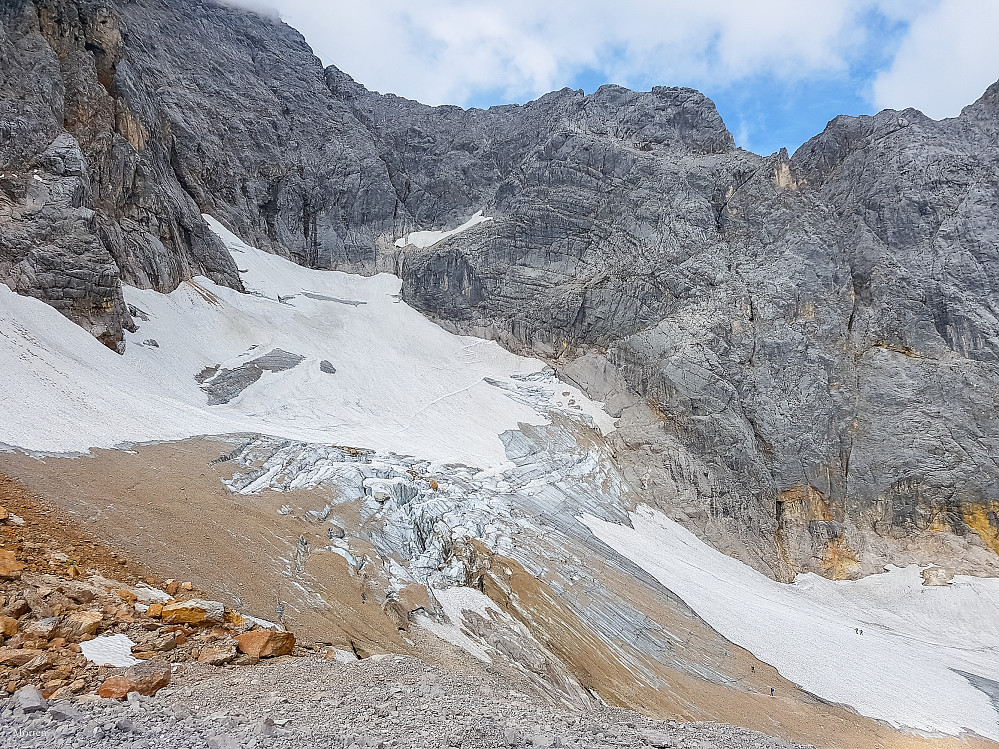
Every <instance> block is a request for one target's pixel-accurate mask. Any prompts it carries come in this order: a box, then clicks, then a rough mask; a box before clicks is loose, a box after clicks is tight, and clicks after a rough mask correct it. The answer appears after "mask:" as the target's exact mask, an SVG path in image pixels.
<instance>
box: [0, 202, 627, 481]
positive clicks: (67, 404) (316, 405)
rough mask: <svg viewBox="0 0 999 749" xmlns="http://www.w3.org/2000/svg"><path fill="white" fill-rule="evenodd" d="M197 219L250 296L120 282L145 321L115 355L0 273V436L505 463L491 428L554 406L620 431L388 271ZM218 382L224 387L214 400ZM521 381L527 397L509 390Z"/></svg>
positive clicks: (52, 444) (17, 441)
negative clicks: (421, 300)
mask: <svg viewBox="0 0 999 749" xmlns="http://www.w3.org/2000/svg"><path fill="white" fill-rule="evenodd" d="M205 218H206V220H207V221H208V223H209V224H210V225H211V227H212V229H213V230H214V231H215V232H216V233H217V234H218V235H219V236H220V237H221V238H222V240H223V241H224V242H225V244H226V246H227V247H228V248H229V250H230V252H231V253H232V256H233V259H234V260H235V262H236V265H237V267H238V268H239V269H240V272H241V277H242V280H243V283H244V285H245V287H246V288H247V290H248V291H249V292H250V293H248V294H240V293H238V292H236V291H233V290H232V289H229V288H226V287H222V286H218V285H216V284H214V283H213V282H211V281H210V280H208V279H206V278H197V279H194V280H193V281H187V282H184V283H182V284H181V285H180V287H178V288H177V289H176V290H175V291H173V292H172V293H170V294H161V293H158V292H156V291H151V290H140V289H135V288H131V287H125V290H124V292H125V299H126V301H127V302H128V304H129V305H131V306H132V307H134V308H136V309H137V310H138V313H137V314H136V323H137V324H138V326H139V330H138V331H137V332H135V333H129V334H128V336H127V348H126V352H125V354H124V356H119V355H118V354H116V353H114V352H112V351H110V350H109V349H107V348H106V347H105V346H103V345H101V344H100V343H98V342H97V341H96V340H95V339H94V338H93V337H92V336H90V335H89V334H88V333H86V332H85V331H84V330H83V329H82V328H80V327H78V326H76V325H74V324H73V323H71V322H69V320H67V319H66V318H65V317H63V316H62V315H61V314H59V313H58V312H57V311H56V310H54V309H52V308H51V307H49V306H48V305H46V304H44V303H42V302H40V301H38V300H36V299H31V298H27V297H23V296H19V295H17V294H15V293H14V292H12V291H10V290H9V289H8V288H7V287H6V286H3V285H0V323H2V324H0V371H2V372H3V373H4V387H3V389H2V390H0V445H3V444H6V445H8V446H13V447H20V448H23V449H27V450H36V451H40V452H74V451H85V450H87V449H89V448H91V447H113V446H116V445H120V444H123V443H128V442H143V441H153V440H172V439H182V438H185V437H190V436H195V435H203V434H231V433H239V432H254V433H255V432H259V433H263V434H269V435H273V436H277V437H283V438H287V439H295V440H301V441H305V442H312V443H320V444H322V443H326V444H341V445H351V446H356V447H366V448H371V449H375V450H379V451H384V452H395V453H399V454H409V455H418V456H420V457H422V458H424V459H427V460H431V461H434V462H440V463H445V462H454V463H464V464H466V465H470V466H477V467H479V468H483V469H489V468H496V467H498V466H502V465H504V464H505V463H506V455H505V453H504V449H503V445H502V443H501V441H500V438H499V435H500V433H502V432H504V431H507V430H511V429H517V428H518V424H520V423H528V424H542V423H545V421H546V418H547V414H548V413H549V411H550V410H552V409H555V410H557V409H564V410H572V409H574V410H575V412H577V413H581V414H587V415H588V416H589V417H591V418H593V419H595V422H596V424H597V426H598V427H599V428H601V429H602V430H603V431H605V432H606V431H610V430H611V429H613V420H612V419H611V418H610V417H609V416H607V414H606V413H605V412H603V411H602V410H601V408H600V405H599V404H595V403H593V402H592V401H589V400H588V399H587V398H585V396H583V395H582V394H581V393H580V392H579V391H578V390H576V389H575V388H572V387H569V386H567V385H565V384H563V383H560V382H558V381H557V380H555V378H554V377H553V376H551V375H550V374H549V375H545V374H544V373H542V370H543V369H544V365H543V363H542V362H541V361H539V360H537V359H530V358H525V357H520V356H515V355H513V354H511V353H509V352H507V351H505V350H504V349H502V348H500V346H498V345H497V344H495V343H492V342H488V341H483V340H480V339H477V338H471V337H464V336H456V335H453V334H451V333H448V332H446V331H445V330H443V329H442V328H440V327H439V326H437V325H435V324H434V323H432V322H430V321H429V320H428V319H426V318H425V317H423V315H421V314H420V313H419V312H417V311H416V310H414V309H412V308H411V307H409V306H408V305H406V304H405V303H404V302H402V301H400V299H399V291H400V283H401V282H400V280H399V279H398V278H396V277H395V276H391V275H387V274H381V275H377V276H373V277H362V276H357V275H350V274H346V273H339V272H331V271H317V270H310V269H308V268H303V267H301V266H298V265H295V264H294V263H292V262H290V261H288V260H285V259H283V258H280V257H278V256H276V255H272V254H269V253H266V252H263V251H261V250H257V249H255V248H253V247H250V246H248V245H246V244H244V243H243V242H241V241H240V240H239V239H238V238H237V237H235V236H234V235H232V234H231V233H230V232H228V231H226V230H225V229H224V228H223V227H222V226H221V225H220V224H219V223H218V222H217V221H215V220H214V219H211V218H210V217H207V216H206V217H205ZM331 370H335V371H331ZM196 378H197V379H196ZM220 382H221V384H220V385H219V383H220ZM215 385H218V387H217V388H216V390H217V391H221V392H222V395H223V396H224V397H225V398H226V399H227V400H226V401H225V402H222V403H220V404H219V405H212V406H210V405H209V397H210V395H209V392H208V389H209V388H210V387H212V386H215ZM525 386H529V388H528V389H529V390H530V393H531V394H532V398H533V399H534V400H533V401H532V402H526V401H525V400H524V399H523V398H521V399H517V398H515V397H512V396H511V392H513V391H516V390H517V389H518V388H519V389H523V388H524V387H525ZM565 392H569V393H570V395H569V396H564V395H563V393H565ZM219 400H221V399H220V398H217V399H215V400H213V401H212V402H215V403H219Z"/></svg>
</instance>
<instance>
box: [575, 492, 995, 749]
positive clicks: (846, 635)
mask: <svg viewBox="0 0 999 749" xmlns="http://www.w3.org/2000/svg"><path fill="white" fill-rule="evenodd" d="M581 519H582V521H583V522H584V523H585V524H586V525H587V526H588V527H589V528H590V530H591V531H592V532H593V534H594V535H595V536H596V537H597V538H599V539H600V540H601V541H603V542H604V543H606V544H607V545H608V546H610V547H611V548H613V549H614V550H615V551H617V552H618V553H619V554H621V555H622V556H624V557H627V558H628V559H630V560H632V561H633V562H635V563H636V564H638V565H639V566H640V567H642V568H643V569H645V570H646V571H647V572H649V573H650V574H651V575H653V576H654V577H656V579H658V580H659V582H661V583H662V584H663V585H664V586H665V587H667V588H669V589H670V590H671V591H673V592H674V593H676V594H677V595H679V596H680V597H681V598H682V599H683V600H684V601H685V602H686V603H687V605H689V606H690V607H691V608H693V609H694V611H696V612H697V613H698V614H699V615H700V616H701V617H702V618H703V619H704V620H705V621H707V622H708V624H710V625H711V626H712V627H714V628H715V629H716V630H718V632H720V633H721V634H722V635H723V636H724V637H726V638H728V639H729V640H731V641H732V642H734V643H736V644H737V645H741V646H742V647H744V648H746V649H747V650H749V651H750V652H752V653H753V655H755V656H756V657H757V658H759V659H760V660H762V661H765V662H767V663H769V664H771V665H773V666H774V667H776V668H777V670H778V671H780V673H781V675H782V676H784V677H785V678H787V679H789V680H791V681H793V682H795V683H796V684H798V685H800V686H801V687H803V688H804V689H806V690H808V691H809V692H812V693H813V694H816V695H818V696H820V697H822V698H823V699H826V700H830V701H833V702H839V703H843V704H846V705H849V706H850V707H852V708H854V709H855V710H857V711H858V712H859V713H861V714H863V715H867V716H870V717H872V718H877V719H880V720H883V721H886V722H888V723H891V724H892V725H895V726H901V727H905V728H909V729H915V730H917V731H926V732H942V733H948V734H959V733H961V732H962V731H965V730H971V731H974V732H975V733H978V734H980V735H981V736H985V737H988V738H991V739H996V740H999V713H997V711H996V707H995V705H994V704H993V703H992V702H991V701H990V699H989V697H988V696H987V695H986V694H985V693H984V692H981V691H979V690H978V689H976V688H975V687H974V686H973V685H972V684H971V682H970V681H969V680H968V679H967V678H965V677H964V676H962V675H961V674H960V673H958V672H965V673H968V674H974V675H975V676H978V677H984V678H985V679H990V680H992V681H999V579H994V578H974V577H964V576H958V577H955V578H954V582H953V584H952V585H949V586H924V585H922V577H921V575H920V569H919V568H918V567H916V566H912V567H907V568H905V569H899V568H891V569H889V571H887V572H885V573H884V574H880V575H872V576H870V577H866V578H864V579H862V580H855V581H833V580H827V579H825V578H823V577H819V576H818V575H814V574H805V575H799V576H798V578H797V580H796V581H795V582H794V584H793V585H785V584H782V583H778V582H775V581H774V580H771V579H770V578H768V577H766V576H764V575H762V574H760V573H759V572H756V571H755V570H753V569H752V568H750V567H748V566H747V565H745V564H742V563H741V562H739V561H737V560H735V559H732V558H731V557H728V556H725V555H724V554H722V553H721V552H719V551H716V550H715V549H712V548H711V547H709V546H708V545H707V544H705V543H704V542H703V541H701V540H700V539H698V538H697V537H696V536H694V534H692V533H690V532H689V531H687V530H686V529H684V528H683V527H682V526H680V525H679V524H677V523H676V522H674V521H673V520H670V519H669V518H667V517H666V516H664V515H662V514H661V513H659V512H657V511H655V510H652V509H650V508H648V507H641V508H639V509H638V511H636V512H635V513H632V515H631V520H632V524H633V526H634V527H633V528H629V527H627V526H624V525H617V524H614V523H608V522H605V521H603V520H599V519H597V518H595V517H593V516H589V515H587V516H583V517H582V518H581ZM857 629H861V630H863V635H858V634H857V632H856V630H857Z"/></svg>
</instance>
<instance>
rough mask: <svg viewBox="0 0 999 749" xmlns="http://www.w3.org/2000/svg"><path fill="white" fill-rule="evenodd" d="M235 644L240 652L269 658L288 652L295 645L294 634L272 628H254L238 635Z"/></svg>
mask: <svg viewBox="0 0 999 749" xmlns="http://www.w3.org/2000/svg"><path fill="white" fill-rule="evenodd" d="M236 645H237V647H239V652H241V653H246V654H247V655H252V656H255V657H257V658H271V657H274V656H277V655H287V654H288V653H290V652H291V651H292V650H293V649H294V647H295V635H293V634H292V633H291V632H278V631H277V630H273V629H255V630H253V631H252V632H244V633H243V634H241V635H239V636H238V637H237V638H236Z"/></svg>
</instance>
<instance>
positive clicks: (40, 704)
mask: <svg viewBox="0 0 999 749" xmlns="http://www.w3.org/2000/svg"><path fill="white" fill-rule="evenodd" d="M14 701H15V702H16V703H17V706H18V707H19V708H21V710H23V711H24V712H25V713H38V712H42V711H43V710H45V709H46V708H47V707H48V703H47V702H46V701H45V698H44V697H42V693H41V692H39V691H38V688H37V687H33V686H30V685H29V686H26V687H21V688H20V689H18V690H17V691H16V692H15V693H14Z"/></svg>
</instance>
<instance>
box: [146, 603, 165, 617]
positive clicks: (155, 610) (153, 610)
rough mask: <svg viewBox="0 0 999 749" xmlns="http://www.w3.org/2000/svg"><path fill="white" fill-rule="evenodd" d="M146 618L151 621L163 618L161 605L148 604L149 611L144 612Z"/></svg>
mask: <svg viewBox="0 0 999 749" xmlns="http://www.w3.org/2000/svg"><path fill="white" fill-rule="evenodd" d="M146 616H148V617H149V618H151V619H159V618H160V617H161V616H163V604H162V603H151V604H149V610H148V611H147V612H146Z"/></svg>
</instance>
